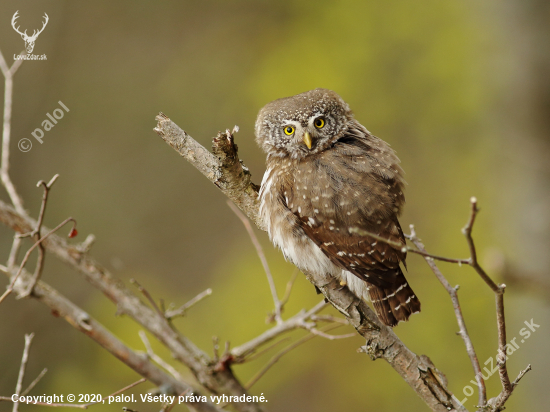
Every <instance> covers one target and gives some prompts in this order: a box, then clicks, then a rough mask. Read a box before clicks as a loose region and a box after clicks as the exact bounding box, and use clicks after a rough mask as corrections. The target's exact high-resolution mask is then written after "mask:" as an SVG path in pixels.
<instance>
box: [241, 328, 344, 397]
mask: <svg viewBox="0 0 550 412" xmlns="http://www.w3.org/2000/svg"><path fill="white" fill-rule="evenodd" d="M340 326H341V325H334V326H332V327H327V328H325V331H324V332H328V331H331V330H333V329H336V328H338V327H340ZM317 332H321V331H317ZM353 335H354V336H355V334H353ZM316 336H320V335H319V334H317V333H314V332H313V331H310V333H309V334H308V335H306V336H304V337H302V338H300V339H298V340H297V341H296V342H294V343H293V344H292V345H289V346H287V347H286V348H284V349H283V350H282V351H280V352H279V353H277V354H276V355H275V356H273V357H272V358H271V359H270V360H269V362H267V364H266V365H265V366H264V367H263V368H262V369H260V370H259V371H258V372H257V373H256V374H255V375H254V376H253V377H252V378H251V379H250V380H249V381H248V382H247V383H246V385H244V387H245V388H246V389H250V388H251V387H252V385H254V384H255V383H256V382H258V381H259V380H260V378H261V377H262V376H264V375H265V374H266V372H267V371H268V370H269V369H270V368H271V367H272V366H273V365H275V363H277V362H278V361H279V359H281V358H282V357H283V356H284V355H286V354H287V353H288V352H290V351H291V350H293V349H295V348H297V347H298V346H300V345H302V344H304V343H306V342H307V341H309V340H311V339H313V338H315V337H316ZM328 336H330V335H328Z"/></svg>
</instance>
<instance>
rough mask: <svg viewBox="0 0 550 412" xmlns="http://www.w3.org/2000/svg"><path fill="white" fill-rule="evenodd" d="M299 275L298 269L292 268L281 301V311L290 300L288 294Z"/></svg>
mask: <svg viewBox="0 0 550 412" xmlns="http://www.w3.org/2000/svg"><path fill="white" fill-rule="evenodd" d="M299 274H300V269H298V268H294V271H293V272H292V275H291V276H290V280H289V281H288V282H287V284H286V289H285V294H284V295H283V298H282V299H281V311H282V310H283V308H284V306H285V305H286V304H287V302H288V300H289V299H290V293H291V292H292V287H293V286H294V282H296V279H297V278H298V275H299Z"/></svg>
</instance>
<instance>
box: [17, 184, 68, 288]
mask: <svg viewBox="0 0 550 412" xmlns="http://www.w3.org/2000/svg"><path fill="white" fill-rule="evenodd" d="M58 177H59V175H58V174H56V175H54V177H52V178H51V179H50V181H49V182H48V183H46V182H44V181H43V180H40V181H39V182H38V183H37V184H36V187H40V186H43V187H44V194H43V196H42V204H41V205H40V212H39V214H38V220H37V222H36V227H35V228H34V230H33V231H32V232H30V233H28V236H30V237H34V240H35V242H39V241H40V237H41V236H40V231H41V230H42V224H43V222H44V215H45V213H46V205H47V204H48V195H49V193H50V189H51V187H52V185H53V184H54V183H55V181H56V180H57V178H58ZM20 237H21V238H23V237H25V235H22V236H20ZM45 257H46V249H45V248H44V245H43V244H42V243H39V244H38V259H37V261H36V267H35V269H34V275H33V278H32V281H31V283H30V284H29V287H28V288H27V290H26V291H25V292H23V293H22V294H21V295H20V297H21V298H24V297H27V296H29V295H30V294H31V293H32V291H33V289H34V286H35V285H36V282H38V279H40V276H41V275H42V271H43V269H44V258H45Z"/></svg>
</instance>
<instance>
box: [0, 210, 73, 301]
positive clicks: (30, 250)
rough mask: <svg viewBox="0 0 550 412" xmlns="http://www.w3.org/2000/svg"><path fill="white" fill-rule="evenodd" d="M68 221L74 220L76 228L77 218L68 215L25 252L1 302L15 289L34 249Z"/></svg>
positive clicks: (0, 298)
mask: <svg viewBox="0 0 550 412" xmlns="http://www.w3.org/2000/svg"><path fill="white" fill-rule="evenodd" d="M68 222H73V229H74V228H75V226H76V220H75V219H73V218H72V217H68V218H67V219H65V220H64V221H63V222H61V223H60V224H58V225H57V226H56V227H54V228H53V229H52V230H50V231H49V232H48V233H46V234H45V235H44V236H42V237H41V238H40V240H38V241H37V242H35V243H34V245H32V246H31V247H30V249H29V250H27V253H25V256H24V257H23V261H22V262H21V264H20V265H19V269H18V270H17V273H16V274H15V276H14V277H13V279H12V281H11V283H10V285H9V286H8V289H7V290H6V292H7V293H4V294H3V295H2V296H1V297H0V303H2V301H3V300H4V299H5V298H6V296H8V295H9V294H10V293H11V292H12V291H13V287H14V285H15V282H16V281H17V279H18V278H19V275H21V272H22V270H23V268H24V267H25V265H26V264H27V261H28V260H29V256H30V255H31V253H32V251H33V250H34V249H36V248H37V247H38V246H39V245H40V244H41V243H42V242H43V241H44V240H46V239H47V238H48V236H50V235H51V234H52V233H55V232H57V231H58V230H59V229H61V228H62V227H63V226H65V225H66V224H67V223H68Z"/></svg>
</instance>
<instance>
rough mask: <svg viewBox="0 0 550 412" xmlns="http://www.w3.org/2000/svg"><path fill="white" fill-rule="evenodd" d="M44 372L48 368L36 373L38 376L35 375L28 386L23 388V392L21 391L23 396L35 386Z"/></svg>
mask: <svg viewBox="0 0 550 412" xmlns="http://www.w3.org/2000/svg"><path fill="white" fill-rule="evenodd" d="M46 372H48V368H44V369H42V372H40V373H39V374H38V376H37V377H36V379H35V380H33V381H32V382H31V384H30V385H29V386H27V389H25V390H24V391H23V393H21V396H25V395H26V394H27V393H29V392H30V391H32V389H33V388H34V387H35V386H36V384H37V383H38V382H40V381H41V380H42V378H43V377H44V375H46Z"/></svg>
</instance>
